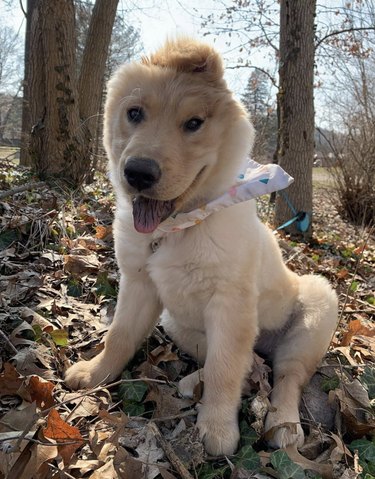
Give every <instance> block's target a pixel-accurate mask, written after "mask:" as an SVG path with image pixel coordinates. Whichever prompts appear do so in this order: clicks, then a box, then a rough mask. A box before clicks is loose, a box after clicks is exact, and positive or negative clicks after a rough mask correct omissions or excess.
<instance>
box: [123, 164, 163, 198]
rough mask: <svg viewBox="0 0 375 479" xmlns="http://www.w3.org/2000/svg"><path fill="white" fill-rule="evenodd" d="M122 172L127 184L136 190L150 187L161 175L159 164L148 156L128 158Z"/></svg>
mask: <svg viewBox="0 0 375 479" xmlns="http://www.w3.org/2000/svg"><path fill="white" fill-rule="evenodd" d="M124 173H125V178H126V181H127V182H128V183H129V185H130V186H132V187H133V188H136V189H137V190H138V191H142V190H146V189H147V188H151V186H154V185H155V183H157V182H158V181H159V179H160V177H161V170H160V167H159V165H158V164H157V163H156V161H155V160H151V159H150V158H135V157H131V158H128V160H127V161H126V164H125V171H124Z"/></svg>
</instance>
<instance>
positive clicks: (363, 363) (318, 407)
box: [0, 160, 375, 479]
mask: <svg viewBox="0 0 375 479" xmlns="http://www.w3.org/2000/svg"><path fill="white" fill-rule="evenodd" d="M258 206H259V211H260V214H261V216H262V217H263V219H264V221H268V222H271V221H272V208H271V207H270V206H269V203H268V198H262V199H261V200H260V202H259V205H258ZM114 207H115V206H114V197H113V194H112V193H111V188H110V187H109V184H108V181H107V179H106V178H105V176H100V177H98V178H96V180H95V182H94V183H92V185H90V186H88V187H85V188H84V189H83V190H81V191H77V192H71V191H68V190H66V191H64V190H61V189H58V188H57V187H53V186H51V185H47V184H45V183H41V182H34V178H33V177H32V175H31V173H30V171H29V170H27V169H20V168H19V167H17V168H15V166H14V164H13V163H12V162H10V161H8V160H0V353H1V354H0V478H10V479H13V478H14V479H19V478H23V479H29V478H38V479H39V478H52V477H56V478H57V477H64V478H72V477H74V478H86V477H87V478H98V477H101V478H125V479H132V478H135V479H138V478H148V479H154V478H162V479H171V478H182V479H187V478H199V479H213V478H228V479H247V478H251V477H257V478H267V477H269V478H272V477H277V478H282V479H284V478H285V479H286V478H296V479H300V478H305V477H323V478H326V477H327V478H330V477H331V478H342V479H347V478H348V479H351V478H357V477H363V478H365V479H371V478H372V477H375V438H374V430H375V419H374V402H375V399H374V398H375V368H374V357H375V325H374V315H375V275H374V264H375V241H374V236H373V231H372V230H370V229H359V228H358V227H354V226H352V224H351V223H349V222H348V221H346V220H343V219H342V218H341V217H340V216H339V214H338V213H337V209H336V206H335V196H334V192H333V190H332V186H331V184H330V183H329V182H322V181H321V178H320V179H319V182H318V183H317V184H316V188H315V193H314V220H315V222H314V237H313V241H312V242H311V243H309V244H305V243H299V242H296V241H292V240H290V238H288V237H286V236H284V235H283V233H280V234H279V240H280V243H281V246H282V249H283V252H284V255H285V260H286V262H287V263H288V265H289V267H290V268H291V269H293V270H294V271H297V272H299V273H300V274H305V273H319V274H323V275H324V276H326V277H327V278H328V279H329V280H330V281H331V282H332V283H333V285H334V286H335V288H336V290H337V293H338V296H339V300H340V317H339V324H338V328H337V331H336V333H335V335H334V337H333V338H332V344H331V348H330V350H329V352H328V353H327V355H326V356H325V358H324V361H323V362H322V364H321V367H320V368H319V370H318V371H317V373H316V374H315V376H314V377H313V379H312V380H311V382H310V384H309V385H308V386H307V387H306V388H305V391H304V394H303V400H302V403H301V420H302V424H303V427H304V429H305V435H306V443H305V445H304V446H303V448H302V449H301V450H300V451H297V450H296V449H294V448H288V449H287V450H278V451H273V450H270V449H269V448H268V447H267V443H266V439H267V438H266V437H264V434H263V420H264V417H265V414H266V413H267V410H268V404H269V403H268V395H269V393H270V391H271V389H272V371H271V369H270V367H269V365H268V363H267V362H266V361H265V360H264V359H263V358H260V357H256V361H255V366H254V370H253V371H252V373H251V374H250V375H249V377H248V381H247V384H246V387H245V391H244V395H243V400H242V405H241V411H240V418H239V420H240V427H241V443H240V448H239V450H238V452H237V453H236V454H235V455H234V456H231V457H219V458H213V457H207V456H206V454H205V452H204V450H203V447H202V444H201V442H200V440H199V436H198V434H197V431H196V429H195V427H194V423H195V417H196V404H197V403H199V400H200V396H201V389H202V388H201V387H199V388H197V390H196V391H195V397H194V399H193V400H187V399H184V398H182V397H180V396H179V394H178V391H177V388H176V383H177V381H178V380H179V379H180V378H181V377H183V376H185V375H186V374H188V373H190V372H192V371H193V370H195V369H196V368H197V364H195V362H194V361H193V360H192V359H191V358H190V357H189V356H187V355H185V354H184V353H182V352H181V351H179V350H178V349H177V347H176V346H175V345H174V344H173V343H172V342H171V340H170V339H169V338H168V337H167V336H166V335H165V334H164V331H163V330H162V328H160V327H157V328H155V330H154V332H153V334H152V335H151V337H150V338H149V339H148V340H147V341H146V342H145V343H144V345H143V347H142V348H141V349H140V350H139V352H138V353H137V354H136V356H135V357H134V359H133V360H132V361H131V363H130V364H128V366H127V368H126V370H125V371H124V372H123V374H122V377H121V378H120V379H119V380H118V381H116V382H115V383H112V384H111V385H107V386H104V385H102V384H98V385H97V387H95V388H93V389H91V390H87V391H81V392H71V391H69V390H68V389H67V388H66V387H65V385H64V382H63V374H64V371H65V370H66V368H67V367H68V366H69V365H70V364H71V362H72V361H76V360H77V359H80V358H82V359H89V358H91V357H92V356H93V355H95V354H97V353H98V352H99V351H100V350H101V348H102V347H103V342H102V340H103V336H104V333H105V331H106V329H107V328H108V324H109V322H110V320H111V318H112V317H113V313H114V308H115V305H116V295H117V289H118V279H119V276H118V271H117V267H116V263H115V260H114V256H113V244H112V230H111V223H112V218H113V210H114ZM291 427H292V426H291Z"/></svg>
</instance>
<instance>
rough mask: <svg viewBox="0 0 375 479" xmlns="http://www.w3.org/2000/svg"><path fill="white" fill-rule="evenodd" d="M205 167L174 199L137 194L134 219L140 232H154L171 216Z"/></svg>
mask: <svg viewBox="0 0 375 479" xmlns="http://www.w3.org/2000/svg"><path fill="white" fill-rule="evenodd" d="M205 169H206V166H204V167H203V168H202V169H201V170H200V171H199V173H198V174H197V176H196V177H195V178H194V181H193V182H192V184H191V185H190V187H189V188H188V189H187V190H186V191H185V192H184V193H183V194H182V195H180V196H178V197H177V198H175V199H173V200H166V201H163V200H155V199H152V198H146V197H145V196H136V197H135V198H134V199H133V220H134V228H135V229H136V230H137V231H138V233H152V232H153V231H155V230H156V228H157V227H158V226H159V225H160V223H162V222H163V221H165V220H166V219H167V218H169V217H170V216H171V214H172V213H173V212H174V211H175V210H176V209H178V207H179V206H180V205H181V201H183V199H184V198H186V196H188V194H189V192H191V190H192V189H193V187H194V185H195V184H196V183H197V181H198V179H199V178H200V177H201V175H202V173H203V171H204V170H205Z"/></svg>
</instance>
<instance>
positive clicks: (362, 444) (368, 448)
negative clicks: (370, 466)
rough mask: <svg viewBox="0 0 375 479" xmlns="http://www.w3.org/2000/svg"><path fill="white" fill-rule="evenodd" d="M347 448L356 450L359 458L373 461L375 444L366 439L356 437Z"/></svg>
mask: <svg viewBox="0 0 375 479" xmlns="http://www.w3.org/2000/svg"><path fill="white" fill-rule="evenodd" d="M349 448H350V449H351V450H352V451H354V450H355V449H357V450H358V455H359V458H360V459H365V460H366V461H368V462H373V463H375V444H374V443H373V442H371V441H368V440H367V439H356V440H355V441H353V442H352V443H351V444H350V446H349Z"/></svg>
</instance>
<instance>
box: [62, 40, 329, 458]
mask: <svg viewBox="0 0 375 479" xmlns="http://www.w3.org/2000/svg"><path fill="white" fill-rule="evenodd" d="M223 75H224V68H223V63H222V60H221V57H220V55H219V54H218V53H217V52H216V51H215V50H214V49H213V48H212V47H211V46H210V45H207V44H205V43H201V42H199V41H196V40H192V39H189V38H177V39H174V40H168V41H167V42H166V43H165V45H164V46H163V47H162V48H160V49H159V50H158V51H156V53H154V54H152V55H150V56H149V57H144V58H142V59H141V60H140V61H139V62H134V63H130V64H127V65H124V66H122V67H121V68H120V69H119V70H118V71H117V72H116V73H115V75H114V76H113V78H112V79H111V80H110V81H109V84H108V93H107V100H106V106H105V114H104V146H105V149H106V152H107V155H108V157H109V171H110V177H111V181H112V183H113V186H114V189H115V192H116V197H117V209H116V214H115V221H114V238H115V252H116V258H117V262H118V266H119V269H120V273H121V279H120V290H119V296H118V303H117V308H116V313H115V317H114V320H113V323H112V324H111V326H110V329H109V331H108V333H107V335H106V338H105V347H104V350H103V351H102V352H101V353H100V354H99V355H98V356H96V357H95V358H94V359H92V360H90V361H81V362H78V363H76V364H74V365H73V366H71V367H70V368H69V369H68V370H67V371H66V376H65V377H66V383H67V384H68V386H70V387H71V388H73V389H77V388H84V387H92V386H95V385H97V384H99V383H100V382H102V381H111V380H113V379H115V378H116V377H117V376H118V375H120V373H121V372H122V370H123V368H124V366H125V365H126V363H127V362H128V361H129V360H130V359H131V358H132V356H133V355H134V354H135V352H136V351H137V348H139V346H140V345H141V343H142V341H143V340H144V338H145V337H146V336H147V335H148V334H149V333H150V332H151V331H152V329H153V327H154V326H155V324H156V323H157V322H158V320H159V317H160V315H161V314H162V312H163V311H164V312H163V322H162V324H163V325H164V327H165V329H166V331H167V333H168V334H169V335H170V336H171V337H172V339H173V340H174V341H175V343H176V344H177V345H178V346H179V347H180V348H181V349H183V350H184V351H186V352H187V353H189V354H190V355H191V356H193V357H195V358H197V360H198V361H199V362H200V363H202V364H204V368H203V371H204V392H203V396H202V399H201V403H200V405H199V411H198V418H197V426H198V428H199V431H200V435H201V437H202V439H203V442H204V444H205V448H206V450H207V452H208V453H209V454H212V455H222V454H232V453H234V451H235V450H236V448H237V445H238V441H239V427H238V417H237V416H238V409H239V405H240V400H241V390H242V386H243V383H244V379H245V378H246V376H247V374H248V372H249V370H251V367H252V357H253V351H254V349H256V350H259V351H261V352H263V353H265V354H268V355H269V356H270V358H271V359H272V361H273V378H274V386H273V390H272V393H271V397H270V401H271V408H270V410H269V412H268V415H267V418H266V421H265V430H266V431H268V436H270V440H269V442H270V444H271V446H273V447H284V446H287V445H289V444H296V445H297V446H301V445H302V444H303V441H304V433H303V430H302V427H301V424H300V418H299V410H298V407H299V401H300V396H301V389H302V388H303V386H304V385H305V384H306V383H307V381H308V380H309V378H310V377H311V375H312V374H313V373H314V371H315V369H316V367H317V365H318V363H319V362H320V360H321V359H322V357H323V355H324V354H325V352H326V350H327V348H328V346H329V342H330V338H331V336H332V334H333V332H334V330H335V326H336V319H337V296H336V294H335V293H334V292H333V290H332V289H331V287H330V285H329V283H328V281H326V280H325V279H324V278H322V277H319V276H313V275H305V276H298V275H297V274H295V273H294V272H292V271H290V270H289V269H288V268H287V267H286V266H285V264H284V262H283V260H282V255H281V252H280V249H279V247H278V244H277V241H276V239H275V237H274V235H273V234H272V232H271V231H270V230H269V229H268V228H267V227H266V226H265V225H263V224H262V223H261V222H260V220H259V219H258V217H257V214H256V206H255V203H254V201H245V202H241V203H238V204H236V205H234V206H231V207H228V208H224V209H221V210H220V211H217V212H215V213H213V214H211V215H210V216H208V217H207V218H206V219H204V220H202V221H197V222H196V223H197V224H195V225H194V226H192V227H189V228H186V229H182V230H181V231H172V232H170V233H168V234H165V235H164V236H162V237H161V238H159V239H157V240H155V237H156V236H157V235H156V232H157V231H158V229H159V228H160V227H161V226H163V224H165V223H166V222H167V221H168V220H169V219H171V218H172V219H173V218H174V217H175V216H176V214H177V216H178V214H184V213H188V212H190V211H192V210H194V209H196V208H199V207H202V205H205V204H206V203H207V202H210V201H212V200H215V198H217V197H219V196H220V195H222V194H224V193H225V192H226V191H228V189H230V187H231V185H233V183H234V182H235V181H236V178H237V175H238V174H239V172H240V171H242V170H243V168H244V165H245V164H246V161H247V158H248V155H249V153H250V152H251V148H252V144H253V141H254V129H253V126H252V124H251V121H250V119H249V116H248V114H247V112H246V111H245V109H244V108H243V106H242V105H241V104H240V102H239V101H237V100H236V99H235V98H234V96H233V94H232V93H231V92H230V91H229V89H228V87H227V85H226V82H225V80H224V78H223ZM203 209H204V206H203V207H202V210H203ZM155 235H156V236H155ZM195 379H197V378H194V377H188V378H184V379H183V380H182V381H181V390H182V391H185V392H186V393H187V394H189V391H190V392H191V389H192V384H193V382H194V380H195Z"/></svg>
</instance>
